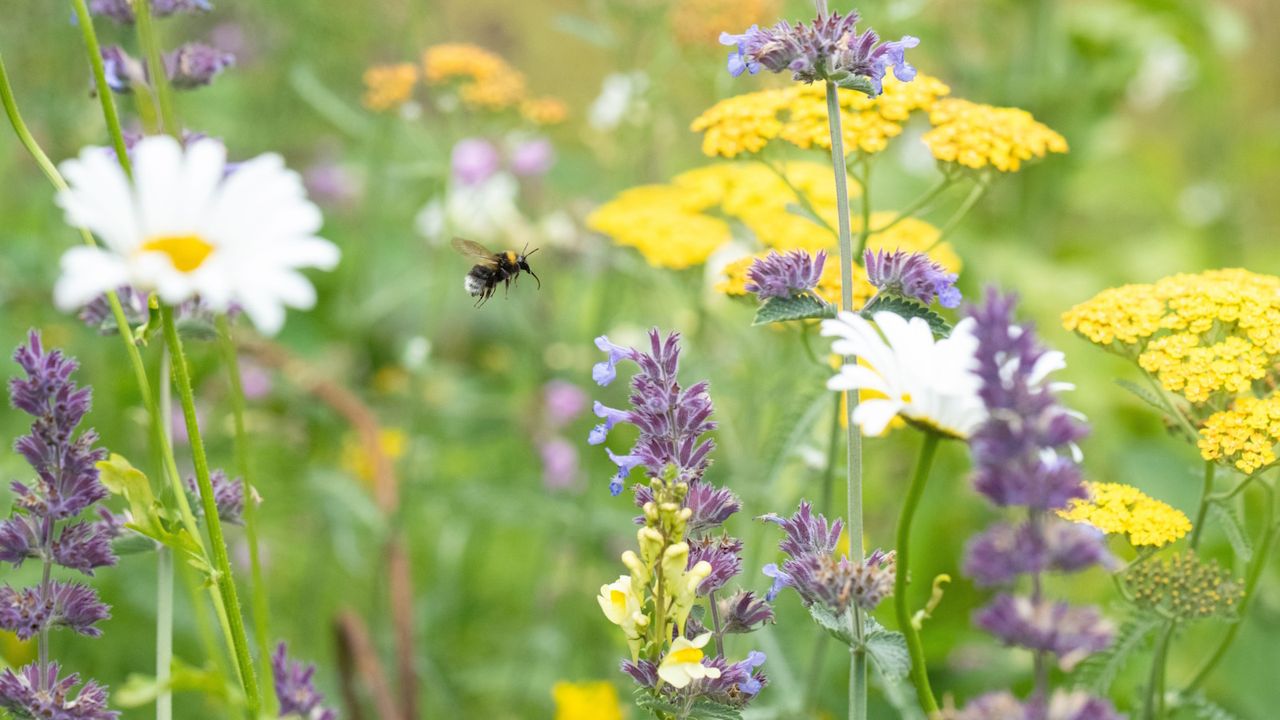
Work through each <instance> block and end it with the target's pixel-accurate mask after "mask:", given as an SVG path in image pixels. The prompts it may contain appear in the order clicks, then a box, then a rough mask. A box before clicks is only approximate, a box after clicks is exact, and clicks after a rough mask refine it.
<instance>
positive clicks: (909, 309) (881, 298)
mask: <svg viewBox="0 0 1280 720" xmlns="http://www.w3.org/2000/svg"><path fill="white" fill-rule="evenodd" d="M861 312H862V317H864V318H866V319H868V320H870V319H871V318H872V315H874V314H875V313H878V312H891V313H893V314H895V315H899V316H901V317H904V318H907V319H908V320H910V319H911V318H920V319H922V320H924V321H925V322H927V323H929V328H930V329H932V330H933V334H934V335H937V336H938V337H946V336H947V335H950V334H951V323H949V322H947V321H946V319H944V318H943V317H942V316H941V315H939V314H938V313H936V312H934V311H932V310H930V309H929V308H927V307H925V306H924V305H922V304H920V303H919V302H916V301H915V300H912V299H911V298H905V297H902V296H900V295H885V294H879V295H876V296H875V297H873V298H871V300H870V301H869V302H867V304H866V305H864V306H863V308H862V311H861Z"/></svg>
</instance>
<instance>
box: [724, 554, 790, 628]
mask: <svg viewBox="0 0 1280 720" xmlns="http://www.w3.org/2000/svg"><path fill="white" fill-rule="evenodd" d="M774 567H775V568H776V567H777V566H776V565H775V566H774ZM716 604H717V605H718V609H719V610H720V627H721V629H722V631H723V632H726V633H738V634H741V633H749V632H754V631H755V630H756V629H757V628H759V627H760V626H761V625H764V624H765V623H771V622H773V606H772V605H770V604H769V603H768V602H767V601H765V600H764V599H763V598H761V597H759V596H757V595H756V594H755V593H753V592H751V591H749V590H739V591H738V592H736V593H734V594H733V595H730V596H729V597H724V598H718V599H717V600H716Z"/></svg>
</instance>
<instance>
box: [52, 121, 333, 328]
mask: <svg viewBox="0 0 1280 720" xmlns="http://www.w3.org/2000/svg"><path fill="white" fill-rule="evenodd" d="M133 165H134V167H133V170H134V174H133V177H132V179H130V178H129V177H128V176H127V175H125V173H124V170H123V169H122V168H121V167H120V165H119V164H118V163H117V162H116V161H115V160H114V159H113V158H112V157H111V156H109V155H108V154H107V153H105V152H103V151H102V150H101V149H99V148H88V149H86V150H85V151H84V152H82V153H81V155H80V157H79V158H78V159H75V160H68V161H67V162H65V163H63V164H62V172H63V174H64V175H65V176H66V178H67V182H68V184H69V187H68V189H66V190H64V191H62V192H61V193H59V195H58V203H59V205H61V206H62V208H63V210H65V211H66V216H67V221H68V222H69V223H70V224H72V225H76V226H79V227H85V228H88V229H89V230H90V231H92V232H93V233H94V234H95V235H97V236H98V237H99V238H100V239H101V240H102V243H103V246H102V247H96V248H91V247H78V248H73V249H71V250H69V251H67V253H66V254H65V255H63V258H62V276H61V277H60V278H59V280H58V283H57V286H56V288H55V292H54V298H55V300H56V302H57V304H58V306H59V307H60V308H62V309H64V310H74V309H78V308H81V307H83V306H84V305H86V304H88V303H90V302H91V301H93V300H94V299H95V298H97V297H98V296H99V295H101V294H103V293H105V292H107V291H108V290H114V289H115V288H118V287H120V286H121V285H132V286H133V287H135V288H136V289H137V290H139V291H141V292H146V293H150V292H155V293H156V294H157V295H158V296H159V299H160V300H161V301H162V302H164V303H166V304H168V305H177V304H180V303H183V302H186V301H188V300H191V299H193V298H196V297H198V298H200V300H201V301H203V302H204V303H206V304H207V306H208V307H209V308H210V309H211V310H213V311H215V312H226V311H227V310H229V309H230V308H231V307H232V306H238V307H239V308H241V309H242V310H243V311H244V313H245V314H246V315H247V316H248V317H249V319H250V320H251V321H253V323H254V324H255V325H256V326H257V327H258V328H259V329H260V330H262V331H263V332H265V333H268V334H272V333H275V332H277V331H279V330H280V328H281V326H283V324H284V314H285V307H294V308H310V307H311V306H312V305H314V304H315V299H316V297H315V289H314V288H313V287H312V285H311V283H310V281H308V280H307V279H306V278H305V277H304V276H303V275H302V274H301V273H300V272H299V270H301V269H304V268H322V269H331V268H333V267H334V265H336V264H337V262H338V250H337V248H336V247H334V246H333V244H332V243H330V242H328V241H326V240H322V239H320V238H319V237H317V236H316V232H317V231H318V230H319V229H320V224H321V217H320V211H319V209H318V208H316V206H315V205H313V204H311V202H309V201H308V200H307V199H306V195H305V191H304V190H303V186H302V180H301V178H300V177H299V176H298V175H297V174H296V173H294V172H292V171H290V170H287V169H285V167H284V162H283V160H282V159H281V158H280V156H278V155H262V156H259V157H257V158H254V159H252V160H248V161H246V162H244V163H241V164H239V165H238V166H237V167H236V168H235V170H234V171H233V172H231V173H230V174H228V173H227V167H228V166H227V159H226V148H225V147H223V145H222V144H221V143H219V142H217V141H215V140H211V139H207V138H202V139H198V140H195V141H194V142H191V143H190V144H189V145H188V146H187V147H186V148H183V146H182V145H180V144H179V143H178V141H177V140H174V139H173V138H170V137H167V136H166V137H148V138H144V139H143V140H141V141H139V142H138V144H137V146H136V147H135V148H134V150H133Z"/></svg>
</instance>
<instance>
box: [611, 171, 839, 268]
mask: <svg viewBox="0 0 1280 720" xmlns="http://www.w3.org/2000/svg"><path fill="white" fill-rule="evenodd" d="M780 171H781V173H782V174H783V175H785V176H786V178H787V181H786V182H784V181H783V180H782V178H781V177H779V176H778V174H777V173H776V172H775V171H774V170H772V169H770V168H769V167H767V166H765V165H763V164H760V163H722V164H717V165H709V166H706V167H701V168H696V169H694V170H690V171H688V172H685V173H682V174H680V175H677V176H676V177H675V178H673V179H672V181H671V183H669V184H665V185H642V186H640V187H635V188H631V189H629V190H625V191H623V192H622V193H620V194H619V195H618V196H617V197H615V198H614V199H613V200H610V201H609V202H607V203H605V204H604V205H601V206H600V207H599V208H597V209H596V210H595V212H593V213H592V214H591V215H590V216H589V217H588V218H587V227H589V228H590V229H592V230H595V231H596V232H599V233H601V234H604V235H608V236H609V237H611V238H612V239H613V241H614V242H616V243H617V244H619V245H623V246H626V247H634V248H636V249H637V250H639V251H640V254H641V255H643V256H644V258H645V260H646V261H647V262H648V263H649V264H650V265H653V266H654V267H662V268H672V269H683V268H688V267H692V266H695V265H701V264H702V263H704V262H706V261H707V258H709V257H710V256H711V254H712V253H714V252H715V251H716V250H718V249H720V248H721V247H723V246H724V245H726V244H727V243H729V242H730V241H731V240H732V239H733V231H732V229H731V227H730V225H729V222H728V220H727V219H730V218H731V219H736V220H737V221H739V222H741V223H742V224H743V225H744V226H746V227H748V228H750V229H752V230H753V231H754V232H756V233H757V235H758V237H759V238H760V241H761V243H763V244H765V245H770V246H782V245H784V244H785V242H784V241H785V238H786V237H789V236H790V237H794V238H796V239H795V240H794V241H793V242H792V244H790V245H789V247H808V246H813V247H826V246H831V245H834V242H835V241H834V239H833V238H832V236H831V233H830V231H828V230H827V229H826V228H824V227H822V226H821V225H820V224H818V223H815V222H813V221H811V220H809V219H806V218H803V217H800V216H798V215H795V214H794V213H793V212H791V210H789V209H788V205H795V204H798V203H799V202H800V199H799V198H798V197H797V196H796V194H795V193H794V192H792V191H791V189H790V188H789V187H788V184H787V183H788V182H789V183H790V184H791V185H792V186H795V187H796V189H797V190H799V191H800V192H801V193H803V194H804V196H805V199H806V200H807V201H808V202H809V203H810V205H811V206H812V207H813V208H814V210H815V211H816V212H818V213H819V214H820V215H823V216H829V218H830V219H829V222H832V223H834V222H835V182H834V181H833V179H832V178H831V168H829V167H827V166H825V165H823V164H820V163H787V164H785V165H783V166H781V167H780ZM786 229H789V230H787V231H784V230H786ZM788 232H789V233H791V234H790V235H788V234H787V233H788Z"/></svg>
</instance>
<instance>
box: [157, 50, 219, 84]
mask: <svg viewBox="0 0 1280 720" xmlns="http://www.w3.org/2000/svg"><path fill="white" fill-rule="evenodd" d="M235 62H236V58H235V56H234V55H232V54H231V53H228V52H224V51H222V50H219V49H218V48H216V47H213V46H212V45H206V44H204V43H186V44H184V45H181V46H179V47H178V49H176V50H174V51H173V52H170V53H168V54H166V55H165V56H164V70H165V74H166V75H168V77H169V82H170V83H172V84H173V87H174V89H176V90H194V89H196V88H199V87H204V86H206V85H209V84H210V83H212V82H213V79H214V78H216V77H217V76H218V75H220V74H222V71H223V70H226V69H227V68H229V67H231V66H232V65H235Z"/></svg>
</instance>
